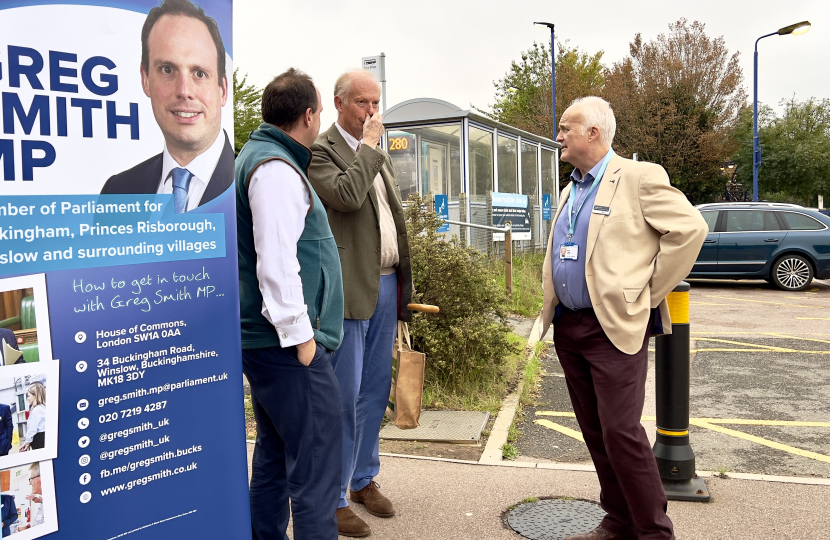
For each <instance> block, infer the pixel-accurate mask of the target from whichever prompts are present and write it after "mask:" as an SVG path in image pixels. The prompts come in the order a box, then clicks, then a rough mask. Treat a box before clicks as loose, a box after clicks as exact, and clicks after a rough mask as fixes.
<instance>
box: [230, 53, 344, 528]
mask: <svg viewBox="0 0 830 540" xmlns="http://www.w3.org/2000/svg"><path fill="white" fill-rule="evenodd" d="M322 109H323V106H322V103H321V101H320V93H319V91H318V90H317V89H316V87H315V86H314V82H313V81H312V80H311V78H310V77H309V76H308V75H306V74H304V73H302V72H299V71H297V70H295V69H293V68H292V69H289V70H288V71H287V72H285V73H283V74H282V75H279V76H277V77H276V78H275V79H274V80H273V81H271V83H270V84H268V86H267V87H266V88H265V90H264V92H263V95H262V115H263V120H264V123H263V124H262V125H260V126H259V129H257V130H256V131H254V132H253V133H251V135H250V140H249V141H248V142H247V143H246V144H245V146H244V147H243V148H242V151H241V152H240V153H239V156H238V157H237V159H236V205H237V235H238V244H239V298H240V304H241V307H240V315H241V319H242V363H243V370H244V372H245V376H246V377H247V378H248V382H249V383H250V385H251V398H252V399H251V401H252V402H253V407H254V415H255V417H256V421H257V439H256V446H255V448H254V459H253V474H252V477H251V525H252V528H253V537H254V538H255V539H256V540H284V539H285V538H287V537H286V536H285V532H286V529H287V528H288V518H289V506H288V500H289V498H290V499H291V510H292V513H293V520H294V539H295V540H310V539H313V540H321V539H323V540H335V539H336V538H337V520H336V518H335V511H336V509H337V504H338V500H339V486H340V470H341V447H342V412H341V406H340V391H339V388H338V384H337V380H336V379H335V376H334V370H333V369H332V366H331V356H332V354H333V352H334V351H335V350H336V349H337V348H338V347H339V346H340V342H341V341H342V339H343V281H342V277H341V270H340V258H339V256H338V254H337V244H336V243H335V240H334V236H333V235H332V232H331V229H330V228H329V223H328V219H327V217H326V211H325V209H324V208H323V204H322V203H321V202H320V199H319V198H318V197H317V194H316V193H315V191H314V189H313V188H312V187H311V184H309V182H308V178H307V174H306V171H307V168H308V165H309V163H310V162H311V151H310V150H309V148H308V147H310V146H311V145H312V144H313V143H314V139H315V138H316V137H317V133H318V132H319V131H320V112H321V111H322Z"/></svg>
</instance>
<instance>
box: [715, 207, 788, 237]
mask: <svg viewBox="0 0 830 540" xmlns="http://www.w3.org/2000/svg"><path fill="white" fill-rule="evenodd" d="M778 230H781V226H780V225H778V220H777V219H775V214H774V213H772V212H766V211H764V210H730V211H728V212H727V213H726V232H749V231H778Z"/></svg>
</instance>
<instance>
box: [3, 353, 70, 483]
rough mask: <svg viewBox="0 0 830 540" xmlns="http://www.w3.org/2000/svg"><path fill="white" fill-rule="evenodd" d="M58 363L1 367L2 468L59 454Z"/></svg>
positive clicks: (51, 457)
mask: <svg viewBox="0 0 830 540" xmlns="http://www.w3.org/2000/svg"><path fill="white" fill-rule="evenodd" d="M58 365H59V362H58V361H52V362H38V363H35V364H22V365H13V366H6V367H4V368H2V369H0V469H2V468H6V467H11V466H15V465H22V464H24V463H31V462H34V461H43V460H44V459H53V458H55V457H57V447H58V444H57V438H58V437H57V429H58Z"/></svg>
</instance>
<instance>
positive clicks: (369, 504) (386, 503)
mask: <svg viewBox="0 0 830 540" xmlns="http://www.w3.org/2000/svg"><path fill="white" fill-rule="evenodd" d="M349 492H350V494H351V495H350V497H349V498H350V499H351V500H352V501H353V502H356V503H360V504H362V505H365V506H366V511H367V512H369V513H370V514H372V515H373V516H377V517H382V518H388V517H392V516H394V515H395V507H394V506H392V502H391V501H390V500H389V499H387V498H386V497H384V496H383V493H381V492H380V486H379V485H378V483H377V482H375V481H374V480H373V481H371V482H369V485H368V486H366V487H365V488H363V489H361V490H360V491H351V490H349Z"/></svg>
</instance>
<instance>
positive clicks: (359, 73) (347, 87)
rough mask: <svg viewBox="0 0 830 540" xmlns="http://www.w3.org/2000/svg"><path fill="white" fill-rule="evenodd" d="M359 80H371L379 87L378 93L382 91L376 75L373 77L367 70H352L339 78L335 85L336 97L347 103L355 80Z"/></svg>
mask: <svg viewBox="0 0 830 540" xmlns="http://www.w3.org/2000/svg"><path fill="white" fill-rule="evenodd" d="M358 78H366V79H371V80H372V82H374V83H375V84H377V85H378V91H380V83H379V82H377V80H376V79H375V77H374V75H372V74H371V73H369V72H368V71H366V70H365V69H350V70H349V71H347V72H345V73H343V74H342V75H340V76H339V77H337V81H336V82H335V83H334V95H335V97H336V96H340V99H342V100H343V101H347V99H348V97H349V95H350V94H351V92H352V83H353V82H354V81H355V79H358Z"/></svg>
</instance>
